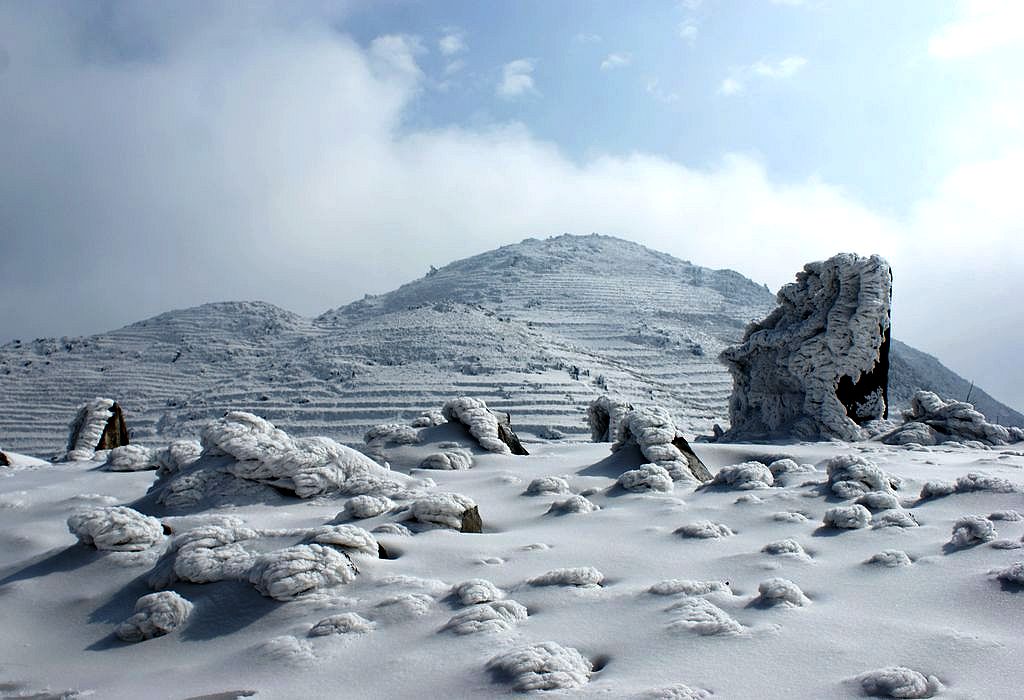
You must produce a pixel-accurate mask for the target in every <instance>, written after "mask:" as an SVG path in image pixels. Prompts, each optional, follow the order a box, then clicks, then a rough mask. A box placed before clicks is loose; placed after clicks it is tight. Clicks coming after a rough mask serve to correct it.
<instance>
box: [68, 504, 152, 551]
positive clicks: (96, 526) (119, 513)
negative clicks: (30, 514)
mask: <svg viewBox="0 0 1024 700" xmlns="http://www.w3.org/2000/svg"><path fill="white" fill-rule="evenodd" d="M68 530H70V531H71V534H72V535H74V536H75V537H77V538H78V541H79V542H81V543H82V544H85V545H90V546H93V547H95V548H96V549H100V550H105V551H114V552H141V551H142V550H145V549H149V548H150V547H152V546H153V545H155V544H157V543H158V542H160V541H162V540H163V538H164V531H163V526H162V525H161V524H160V521H159V520H157V519H156V518H152V517H150V516H148V515H143V514H142V513H140V512H138V511H137V510H133V509H131V508H128V507H127V506H105V507H100V508H89V509H86V510H80V511H78V512H76V513H72V514H71V516H70V517H68Z"/></svg>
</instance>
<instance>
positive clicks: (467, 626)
mask: <svg viewBox="0 0 1024 700" xmlns="http://www.w3.org/2000/svg"><path fill="white" fill-rule="evenodd" d="M526 617H527V611H526V606H524V605H522V604H521V603H517V602H516V601H514V600H494V601H489V602H486V603H478V604H477V605H473V606H470V607H468V608H465V609H464V610H459V611H458V612H457V613H455V614H454V615H452V617H451V619H450V620H448V622H447V623H445V626H444V628H443V629H445V630H451V631H452V632H454V633H455V634H476V633H478V632H508V631H509V630H511V629H512V628H513V627H515V625H516V623H518V622H522V621H523V620H525V619H526Z"/></svg>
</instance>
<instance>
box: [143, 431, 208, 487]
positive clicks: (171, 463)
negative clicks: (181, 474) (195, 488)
mask: <svg viewBox="0 0 1024 700" xmlns="http://www.w3.org/2000/svg"><path fill="white" fill-rule="evenodd" d="M202 453H203V446H202V445H201V444H200V443H199V441H198V440H174V441H173V442H171V444H170V445H168V446H167V447H165V448H164V449H162V450H157V451H156V453H155V454H154V456H153V459H154V461H155V462H156V475H157V476H158V477H160V478H164V477H166V476H169V475H171V474H173V473H175V472H177V471H179V470H181V469H184V468H185V467H187V466H189V465H191V464H193V463H194V462H195V461H196V460H198V459H199V456H200V455H201V454H202Z"/></svg>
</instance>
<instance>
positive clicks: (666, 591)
mask: <svg viewBox="0 0 1024 700" xmlns="http://www.w3.org/2000/svg"><path fill="white" fill-rule="evenodd" d="M647 590H648V591H649V592H651V593H653V594H655V595H676V594H680V593H681V594H683V595H707V594H708V593H716V592H722V593H728V594H729V595H732V589H730V588H729V584H728V583H726V582H725V581H689V580H687V579H678V578H670V579H667V580H665V581H659V582H658V583H656V584H654V585H653V586H651V587H650V588H649V589H647Z"/></svg>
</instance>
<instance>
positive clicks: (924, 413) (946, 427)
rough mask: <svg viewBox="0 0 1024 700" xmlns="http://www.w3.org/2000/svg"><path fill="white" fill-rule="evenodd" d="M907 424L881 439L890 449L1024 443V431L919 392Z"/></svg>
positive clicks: (969, 406)
mask: <svg viewBox="0 0 1024 700" xmlns="http://www.w3.org/2000/svg"><path fill="white" fill-rule="evenodd" d="M903 419H904V420H905V421H906V422H905V423H904V424H903V425H901V426H899V427H898V428H896V429H895V430H892V431H890V432H889V433H886V434H885V435H883V436H882V437H881V438H880V439H881V441H882V442H884V443H886V444H889V445H906V444H910V443H915V444H918V445H939V444H942V443H944V442H950V441H955V442H971V441H974V442H980V443H982V444H984V445H1006V444H1009V443H1011V442H1020V441H1021V440H1024V429H1022V428H1018V427H1006V426H1003V425H999V424H997V423H990V422H989V421H988V419H987V418H985V416H984V415H983V414H982V413H981V412H980V411H976V410H975V409H974V406H973V405H972V404H969V403H966V402H964V401H946V400H943V399H941V398H939V396H938V394H935V393H933V392H931V391H918V392H917V393H916V394H914V396H913V398H912V399H911V400H910V409H909V410H907V411H904V412H903Z"/></svg>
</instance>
